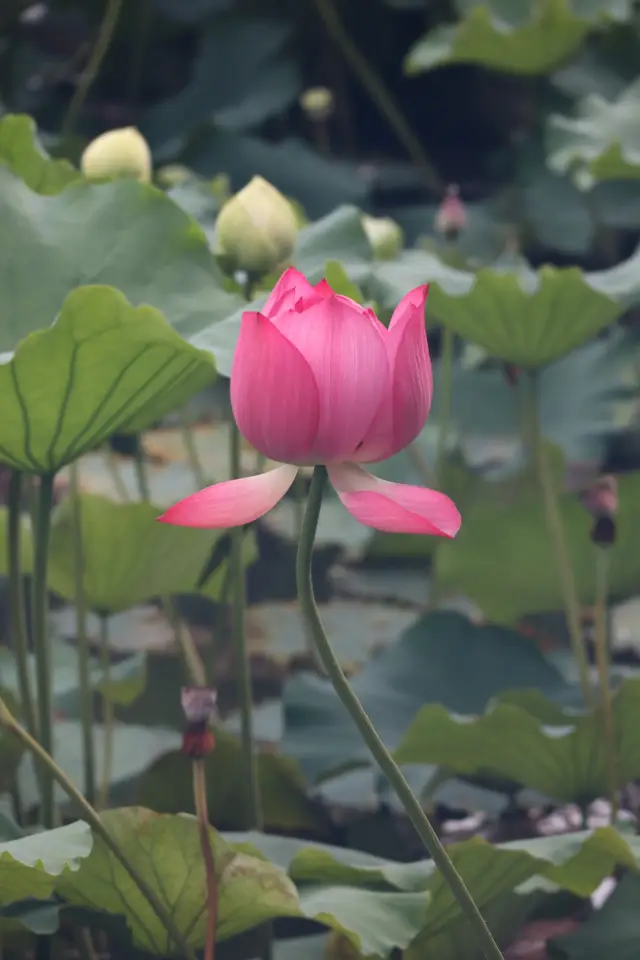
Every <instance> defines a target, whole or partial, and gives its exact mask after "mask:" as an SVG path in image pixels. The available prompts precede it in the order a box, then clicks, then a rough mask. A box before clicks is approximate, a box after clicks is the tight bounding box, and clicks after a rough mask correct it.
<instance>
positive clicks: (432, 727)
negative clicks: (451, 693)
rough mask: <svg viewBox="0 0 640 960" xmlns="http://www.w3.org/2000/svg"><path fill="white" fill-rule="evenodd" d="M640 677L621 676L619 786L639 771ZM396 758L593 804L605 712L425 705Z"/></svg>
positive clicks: (602, 759)
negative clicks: (466, 710)
mask: <svg viewBox="0 0 640 960" xmlns="http://www.w3.org/2000/svg"><path fill="white" fill-rule="evenodd" d="M639 709H640V681H638V680H626V681H624V682H623V684H622V686H621V687H620V689H619V691H618V692H617V693H616V696H615V700H614V711H615V723H616V740H617V744H618V747H617V753H616V757H617V762H618V776H619V778H620V783H621V785H624V784H627V783H629V782H630V781H631V780H634V779H635V778H637V777H638V776H640V732H639V731H638V723H637V713H638V710H639ZM395 757H396V760H397V761H398V763H433V764H436V765H438V766H443V767H446V768H447V769H448V770H450V771H451V772H452V774H466V775H476V776H483V777H488V778H490V779H496V780H498V781H502V782H503V781H505V780H506V781H512V782H513V783H516V784H518V785H519V786H521V787H528V788H530V789H532V790H537V791H539V792H540V793H543V794H544V795H545V796H548V797H552V798H553V799H554V800H558V801H561V802H564V801H566V802H571V803H578V804H587V803H590V802H591V801H592V800H595V799H596V798H597V797H601V796H604V795H606V792H607V745H606V739H605V735H604V728H603V723H602V716H601V715H600V714H589V715H586V716H580V717H578V718H573V720H572V721H571V719H570V718H569V717H567V718H565V722H564V723H563V724H562V725H561V726H550V725H545V724H543V723H542V722H541V721H540V720H539V719H538V718H537V717H535V716H532V715H531V714H530V713H529V712H528V711H527V710H525V709H523V708H522V707H520V706H518V705H516V704H515V703H497V704H495V705H493V706H492V707H490V709H489V710H488V711H487V713H486V714H484V715H482V716H480V717H470V716H459V715H455V714H451V713H449V712H448V711H447V710H446V709H445V708H444V707H442V706H441V705H439V704H429V705H428V706H425V707H423V708H422V709H421V710H420V711H419V713H418V714H417V716H416V717H415V719H414V721H413V723H412V724H411V726H410V727H409V729H408V730H407V732H406V734H405V736H404V738H403V740H402V743H401V744H400V746H399V747H398V749H397V751H396V753H395Z"/></svg>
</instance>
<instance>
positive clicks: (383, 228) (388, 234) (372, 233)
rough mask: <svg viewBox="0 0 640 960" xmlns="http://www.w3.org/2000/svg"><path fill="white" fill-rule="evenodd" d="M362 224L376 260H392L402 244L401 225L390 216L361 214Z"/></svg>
mask: <svg viewBox="0 0 640 960" xmlns="http://www.w3.org/2000/svg"><path fill="white" fill-rule="evenodd" d="M362 226H363V227H364V232H365V233H366V235H367V240H368V241H369V243H370V244H371V248H372V250H373V254H374V256H375V257H376V259H378V260H393V259H394V257H397V256H398V254H399V253H400V251H401V250H402V246H403V244H404V234H403V232H402V227H401V226H400V225H399V224H398V223H396V222H395V220H392V219H391V217H369V216H367V214H366V213H365V214H363V216H362Z"/></svg>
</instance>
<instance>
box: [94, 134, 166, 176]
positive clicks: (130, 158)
mask: <svg viewBox="0 0 640 960" xmlns="http://www.w3.org/2000/svg"><path fill="white" fill-rule="evenodd" d="M80 168H81V170H82V172H83V174H84V175H85V177H87V179H88V180H105V179H107V178H109V177H128V178H129V179H132V180H141V181H142V182H143V183H149V181H150V180H151V171H152V162H151V151H150V150H149V144H148V143H147V141H146V140H145V138H144V137H143V136H142V134H141V133H140V132H139V131H138V130H136V128H135V127H122V128H121V129H119V130H109V131H107V133H102V134H101V135H100V136H99V137H96V139H95V140H92V141H91V143H90V144H89V146H88V147H87V148H86V150H85V151H84V153H83V154H82V158H81V160H80Z"/></svg>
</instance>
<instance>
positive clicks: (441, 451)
mask: <svg viewBox="0 0 640 960" xmlns="http://www.w3.org/2000/svg"><path fill="white" fill-rule="evenodd" d="M454 347H455V336H454V333H453V330H450V329H449V327H442V357H441V360H440V369H441V370H442V382H441V384H440V411H439V417H438V452H437V456H436V477H437V478H438V485H439V486H440V489H442V481H443V473H444V465H445V461H446V458H447V442H448V440H449V430H450V428H451V405H452V403H451V401H452V397H453V355H454Z"/></svg>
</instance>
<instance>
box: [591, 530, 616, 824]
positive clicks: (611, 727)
mask: <svg viewBox="0 0 640 960" xmlns="http://www.w3.org/2000/svg"><path fill="white" fill-rule="evenodd" d="M608 580H609V553H608V551H607V548H606V547H596V605H595V634H596V637H595V641H596V642H595V647H596V666H597V668H598V678H599V680H600V706H601V709H602V722H603V724H602V725H603V730H604V740H605V751H606V760H607V781H608V792H609V802H610V803H611V822H612V823H615V821H616V817H617V814H618V757H617V752H618V751H617V744H616V728H615V718H614V713H613V701H612V697H611V676H610V672H609V644H608V640H607V614H608V604H607V594H608Z"/></svg>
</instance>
